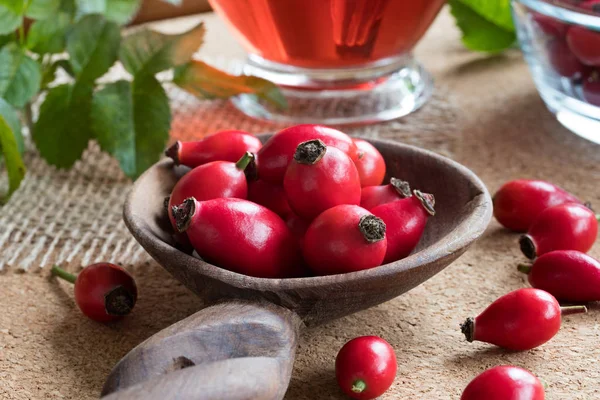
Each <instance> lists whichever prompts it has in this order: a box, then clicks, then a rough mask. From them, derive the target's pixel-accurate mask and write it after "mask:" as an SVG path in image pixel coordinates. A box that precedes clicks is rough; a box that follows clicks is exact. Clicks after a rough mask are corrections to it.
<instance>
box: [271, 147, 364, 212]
mask: <svg viewBox="0 0 600 400" xmlns="http://www.w3.org/2000/svg"><path fill="white" fill-rule="evenodd" d="M283 188H284V189H285V194H286V197H287V199H288V202H289V204H290V207H291V208H292V210H293V211H294V212H295V213H296V214H298V215H299V216H300V217H302V218H305V219H308V220H311V219H313V218H315V217H316V216H317V215H319V214H321V213H322V212H323V211H325V210H327V209H329V208H332V207H335V206H337V205H340V204H358V203H360V193H361V188H360V179H359V177H358V172H357V171H356V167H355V166H354V163H353V162H352V160H351V159H350V158H349V157H348V156H347V155H346V154H344V153H343V152H342V151H341V150H338V149H337V148H335V147H331V146H326V145H325V143H323V142H322V141H321V140H319V139H316V140H309V141H308V142H304V143H301V144H299V145H298V148H297V149H296V153H295V154H294V159H293V161H292V162H291V163H290V165H289V167H288V169H287V171H286V173H285V179H284V180H283Z"/></svg>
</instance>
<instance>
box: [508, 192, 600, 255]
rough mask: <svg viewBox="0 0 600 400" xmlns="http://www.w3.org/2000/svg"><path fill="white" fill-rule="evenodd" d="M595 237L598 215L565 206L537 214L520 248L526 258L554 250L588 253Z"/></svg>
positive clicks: (584, 208) (577, 206)
mask: <svg viewBox="0 0 600 400" xmlns="http://www.w3.org/2000/svg"><path fill="white" fill-rule="evenodd" d="M597 236H598V221H597V216H596V215H595V214H594V212H593V211H592V210H590V209H589V208H588V207H586V206H584V205H582V204H576V203H566V204H560V205H558V206H554V207H550V208H548V209H546V210H544V211H542V212H541V213H540V215H538V217H537V219H536V220H535V221H534V222H533V224H532V225H531V227H529V230H528V231H527V234H525V235H523V236H521V238H520V239H519V245H520V246H521V251H522V252H523V254H525V256H526V257H527V258H530V259H532V260H533V259H534V258H536V257H539V256H541V255H542V254H546V253H549V252H551V251H553V250H578V251H581V252H584V253H585V252H587V251H588V250H589V249H591V248H592V245H593V244H594V242H595V241H596V237H597Z"/></svg>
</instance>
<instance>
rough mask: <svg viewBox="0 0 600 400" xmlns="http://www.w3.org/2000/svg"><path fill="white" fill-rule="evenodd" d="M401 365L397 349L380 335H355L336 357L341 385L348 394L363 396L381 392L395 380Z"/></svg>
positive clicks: (337, 372)
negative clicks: (397, 357) (399, 364)
mask: <svg viewBox="0 0 600 400" xmlns="http://www.w3.org/2000/svg"><path fill="white" fill-rule="evenodd" d="M397 369H398V364H397V361H396V354H395V353H394V349H393V348H392V346H390V344H389V343H388V342H386V341H385V340H383V339H382V338H380V337H377V336H361V337H357V338H355V339H352V340H351V341H349V342H348V343H346V344H345V345H344V346H343V347H342V348H341V349H340V351H339V353H338V355H337V357H336V359H335V376H336V379H337V382H338V385H339V386H340V388H341V389H342V391H343V392H344V393H345V394H346V395H348V396H350V397H351V398H353V399H359V400H368V399H374V398H376V397H379V396H381V395H382V394H383V393H384V392H385V391H386V390H388V389H389V387H390V386H392V383H394V379H395V378H396V370H397Z"/></svg>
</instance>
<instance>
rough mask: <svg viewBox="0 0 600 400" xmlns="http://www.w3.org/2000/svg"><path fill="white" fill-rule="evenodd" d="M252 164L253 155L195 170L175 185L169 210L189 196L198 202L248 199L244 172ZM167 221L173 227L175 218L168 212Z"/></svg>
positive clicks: (205, 165)
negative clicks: (220, 199) (230, 198)
mask: <svg viewBox="0 0 600 400" xmlns="http://www.w3.org/2000/svg"><path fill="white" fill-rule="evenodd" d="M253 163H254V155H253V154H252V153H246V154H244V155H243V156H242V158H241V159H240V160H239V161H238V162H237V163H232V162H229V161H213V162H210V163H208V164H204V165H201V166H199V167H196V168H194V169H193V170H191V171H190V172H188V173H187V174H185V175H184V176H182V177H181V179H179V181H178V182H177V183H176V184H175V187H174V188H173V191H172V193H171V198H170V199H169V206H168V207H169V210H171V209H172V208H173V207H174V206H177V205H179V204H181V203H182V202H183V201H184V200H185V199H187V198H189V197H194V198H195V199H196V200H198V201H204V200H211V199H218V198H221V197H235V198H239V199H245V198H246V197H247V196H248V182H247V180H246V174H245V170H246V168H253V167H252V166H251V164H253ZM169 219H170V220H171V224H172V225H173V228H175V219H174V218H173V215H172V214H171V213H169Z"/></svg>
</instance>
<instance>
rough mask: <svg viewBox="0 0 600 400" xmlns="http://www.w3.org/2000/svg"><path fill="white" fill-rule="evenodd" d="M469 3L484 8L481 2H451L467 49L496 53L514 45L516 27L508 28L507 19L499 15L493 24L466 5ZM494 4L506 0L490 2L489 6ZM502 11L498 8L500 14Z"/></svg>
mask: <svg viewBox="0 0 600 400" xmlns="http://www.w3.org/2000/svg"><path fill="white" fill-rule="evenodd" d="M467 2H469V3H471V2H472V3H477V6H478V7H479V8H482V5H481V4H479V3H480V2H479V1H475V0H449V4H450V7H451V12H452V15H454V18H455V19H456V23H457V25H458V27H459V28H460V30H461V31H462V34H463V37H462V41H463V43H464V45H465V46H466V47H467V48H469V49H471V50H475V51H483V52H489V53H494V52H499V51H502V50H505V49H507V48H508V47H510V46H512V45H513V44H514V42H515V40H516V35H515V32H514V27H512V25H511V26H510V28H507V27H506V25H507V22H506V21H505V17H503V16H500V15H498V16H496V17H495V18H494V20H495V21H496V22H493V21H492V20H491V19H487V18H486V17H484V16H482V15H481V14H479V13H478V12H476V11H475V10H474V9H473V8H470V7H469V6H467V5H466V4H465V3H467ZM492 3H493V4H496V5H498V4H500V3H504V0H502V1H501V2H500V3H499V2H497V1H490V2H489V5H492ZM486 4H488V3H486ZM502 10H503V8H502V7H498V8H497V11H498V12H500V11H502ZM509 12H510V11H509ZM509 16H510V14H509ZM500 24H501V25H500Z"/></svg>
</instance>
